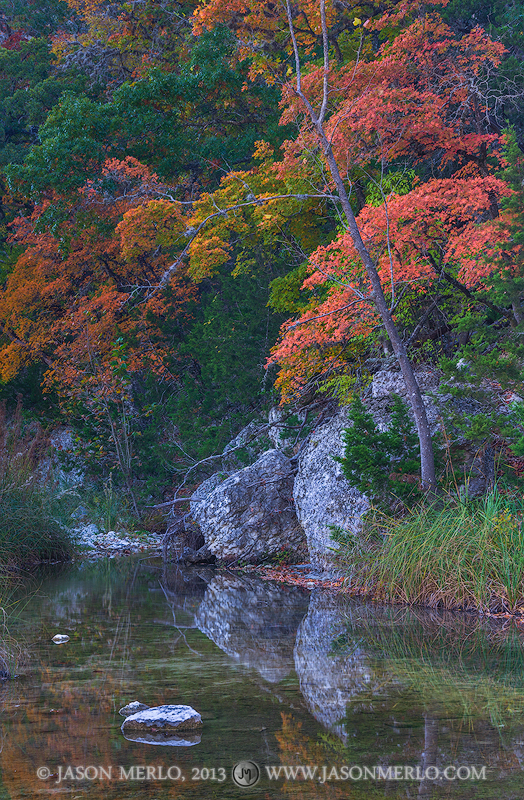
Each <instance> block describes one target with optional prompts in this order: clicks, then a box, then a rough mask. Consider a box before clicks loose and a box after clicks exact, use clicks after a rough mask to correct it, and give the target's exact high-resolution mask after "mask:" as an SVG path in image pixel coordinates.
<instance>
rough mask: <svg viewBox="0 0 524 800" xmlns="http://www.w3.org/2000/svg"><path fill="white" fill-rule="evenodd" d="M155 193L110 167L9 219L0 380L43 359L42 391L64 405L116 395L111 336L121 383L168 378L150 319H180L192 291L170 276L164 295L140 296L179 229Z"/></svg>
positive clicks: (141, 173) (144, 174) (136, 176)
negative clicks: (119, 355)
mask: <svg viewBox="0 0 524 800" xmlns="http://www.w3.org/2000/svg"><path fill="white" fill-rule="evenodd" d="M161 189H162V186H161V184H160V182H159V181H158V178H157V176H156V175H155V174H154V173H151V172H150V171H149V169H148V168H147V167H145V166H144V165H142V164H140V163H139V162H137V161H136V159H133V158H131V157H127V158H126V159H124V160H123V161H119V160H117V159H108V160H107V161H106V163H105V164H104V166H103V169H102V175H101V178H100V180H98V181H93V180H90V181H88V182H87V183H86V184H85V185H84V186H82V187H80V189H79V190H77V191H76V192H73V191H70V192H68V194H67V195H66V196H62V197H61V196H59V195H58V194H57V193H56V192H52V193H50V194H49V196H48V197H46V198H45V199H44V200H43V201H42V202H41V203H40V204H39V205H37V206H36V207H35V209H34V211H33V213H32V214H31V215H30V216H28V217H19V218H17V220H16V221H15V223H14V232H13V237H12V238H13V241H14V242H15V243H17V242H20V243H22V244H23V247H24V250H23V252H22V254H21V255H20V256H19V257H18V260H17V262H16V264H15V267H14V269H13V271H12V272H11V274H10V275H9V276H8V278H7V281H6V283H5V287H4V290H3V292H2V293H1V295H0V324H1V326H2V330H3V333H4V337H5V338H4V344H3V346H2V347H1V348H0V374H1V377H2V380H4V381H6V380H9V379H10V378H11V377H13V376H14V375H15V374H16V373H17V372H18V371H19V370H20V369H21V367H22V366H23V365H24V364H26V363H30V362H31V361H35V360H43V361H44V362H45V363H46V364H47V365H48V367H49V370H48V373H47V376H46V381H47V383H48V384H53V385H54V386H57V387H58V389H59V391H60V393H61V394H63V395H64V396H66V397H80V396H83V397H85V396H87V395H88V394H89V392H92V393H93V394H97V393H100V392H101V393H102V394H104V395H105V396H106V397H110V396H117V395H118V392H119V391H120V389H119V386H120V382H119V374H118V370H117V371H116V372H115V355H114V342H115V340H117V339H118V338H119V337H120V338H121V339H122V340H123V341H125V342H126V343H127V351H126V352H127V356H126V358H127V362H126V372H127V375H128V376H129V375H131V374H133V373H134V372H139V371H140V370H141V369H144V368H148V369H149V370H151V371H152V372H153V373H155V374H157V375H159V376H161V377H166V376H169V374H170V373H169V363H170V359H171V355H172V354H171V352H170V349H169V342H167V341H164V340H163V336H162V332H161V329H160V328H161V326H159V325H158V320H162V319H163V318H164V317H165V316H166V315H170V316H171V317H173V318H176V317H177V316H179V315H180V318H181V319H182V318H183V317H184V315H186V314H187V304H188V301H189V300H190V299H191V298H192V297H194V294H195V287H194V285H192V284H190V282H188V281H187V280H186V279H185V278H184V275H183V274H182V273H178V274H177V275H174V276H173V277H172V279H171V281H170V282H169V285H168V292H167V294H166V293H165V294H164V295H162V296H160V295H158V294H154V295H152V296H148V295H147V290H148V287H149V286H151V285H152V284H156V283H158V280H159V276H161V275H162V274H163V273H164V272H165V269H166V266H167V264H168V262H169V260H170V256H169V253H170V247H171V243H172V241H173V238H174V237H175V238H176V236H177V229H180V227H181V225H180V216H181V213H180V210H179V208H178V207H177V206H174V205H173V204H168V203H165V202H163V201H162V200H161V199H158V198H157V195H158V194H159V192H160V191H161ZM141 205H144V206H145V207H146V208H145V210H144V212H143V213H142V214H141V216H140V224H139V226H137V225H136V224H135V220H136V209H137V208H138V207H140V206H141ZM166 206H167V208H166ZM137 286H140V287H142V289H141V290H139V289H137ZM144 295H145V296H144Z"/></svg>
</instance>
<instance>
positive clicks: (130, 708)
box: [118, 700, 149, 717]
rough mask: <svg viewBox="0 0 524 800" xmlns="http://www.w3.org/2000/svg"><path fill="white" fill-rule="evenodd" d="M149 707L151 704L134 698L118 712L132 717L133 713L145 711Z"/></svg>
mask: <svg viewBox="0 0 524 800" xmlns="http://www.w3.org/2000/svg"><path fill="white" fill-rule="evenodd" d="M147 708H149V706H146V705H145V703H139V702H138V700H133V702H132V703H128V704H127V706H123V707H122V708H121V709H120V711H119V712H118V713H119V714H121V715H122V716H123V717H130V716H131V714H136V713H137V712H138V711H145V710H146V709H147Z"/></svg>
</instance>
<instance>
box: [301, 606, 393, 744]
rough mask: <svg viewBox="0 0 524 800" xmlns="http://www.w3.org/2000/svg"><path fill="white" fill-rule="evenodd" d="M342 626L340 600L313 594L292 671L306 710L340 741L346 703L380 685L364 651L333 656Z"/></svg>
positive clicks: (344, 624)
mask: <svg viewBox="0 0 524 800" xmlns="http://www.w3.org/2000/svg"><path fill="white" fill-rule="evenodd" d="M346 603H347V601H346ZM346 625H347V621H346V619H345V615H344V600H343V599H340V598H336V597H332V596H330V595H326V594H323V593H320V592H319V593H315V592H314V593H313V594H312V595H311V601H310V604H309V610H308V613H307V615H306V617H304V619H303V621H302V623H301V624H300V627H299V629H298V632H297V640H296V645H295V669H296V671H297V675H298V678H299V681H300V690H301V692H302V694H303V696H304V699H305V701H306V704H307V706H308V708H309V710H310V711H311V713H312V714H313V716H314V717H315V719H317V720H318V721H319V722H320V723H321V724H322V725H324V726H325V727H326V728H330V729H331V730H332V731H333V732H334V733H336V734H337V736H340V738H341V739H343V740H345V739H346V736H347V734H346V728H345V724H344V722H343V720H344V718H345V716H346V707H347V704H348V703H349V701H350V700H352V699H353V698H355V696H357V695H359V694H362V693H364V694H365V695H366V696H368V695H369V693H370V692H373V691H374V689H375V687H378V685H380V683H381V681H380V679H379V676H378V675H375V674H374V672H373V668H372V666H371V664H370V662H369V659H368V656H367V654H366V652H365V651H364V650H362V649H360V648H359V647H355V648H354V649H353V650H352V651H349V652H348V649H347V648H345V649H344V654H343V655H337V654H336V650H334V649H333V643H334V641H335V640H336V639H337V638H338V637H339V636H341V635H342V634H343V633H344V632H345V630H346Z"/></svg>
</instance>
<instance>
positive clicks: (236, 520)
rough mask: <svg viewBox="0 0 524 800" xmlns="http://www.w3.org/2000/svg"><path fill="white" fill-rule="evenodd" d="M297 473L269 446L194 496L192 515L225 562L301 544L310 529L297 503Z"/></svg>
mask: <svg viewBox="0 0 524 800" xmlns="http://www.w3.org/2000/svg"><path fill="white" fill-rule="evenodd" d="M293 479H294V472H293V468H292V465H291V462H290V460H289V459H288V458H286V457H285V456H284V455H283V453H281V452H280V451H279V450H268V451H267V452H266V453H263V455H262V456H260V458H259V459H257V461H256V462H255V463H254V464H252V465H251V466H249V467H245V468H244V469H241V470H239V471H238V472H235V473H233V474H232V475H230V476H229V477H228V478H226V479H225V480H223V481H221V482H220V483H219V484H218V485H217V486H215V488H214V489H212V491H210V492H209V493H206V494H205V496H204V497H197V498H195V495H193V498H192V499H191V515H192V518H193V519H194V520H195V522H196V523H197V524H198V526H199V527H200V530H201V531H202V534H203V536H204V539H205V543H206V545H207V547H208V548H209V550H210V551H211V553H213V555H215V556H216V558H217V559H219V560H220V561H226V562H227V561H230V562H231V561H236V560H239V559H241V560H243V561H249V562H256V561H258V560H260V558H261V557H262V556H268V555H271V554H272V553H277V552H279V551H280V550H282V549H283V548H285V549H288V548H296V547H298V546H299V545H300V544H301V543H302V542H303V541H304V532H303V530H302V528H301V526H300V524H299V521H298V519H297V515H296V513H295V509H294V508H293Z"/></svg>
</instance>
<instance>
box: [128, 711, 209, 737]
mask: <svg viewBox="0 0 524 800" xmlns="http://www.w3.org/2000/svg"><path fill="white" fill-rule="evenodd" d="M201 727H202V717H201V716H200V714H199V713H198V711H195V709H194V708H191V706H178V705H176V706H175V705H173V706H170V705H164V706H155V707H153V708H146V709H144V710H142V711H138V712H137V713H136V714H131V715H130V716H129V717H127V718H126V719H125V720H124V722H123V723H122V732H123V733H127V732H128V731H148V732H150V733H167V734H169V733H171V732H175V731H198V730H200V728H201Z"/></svg>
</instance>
